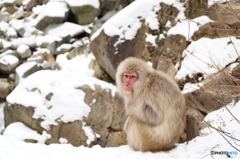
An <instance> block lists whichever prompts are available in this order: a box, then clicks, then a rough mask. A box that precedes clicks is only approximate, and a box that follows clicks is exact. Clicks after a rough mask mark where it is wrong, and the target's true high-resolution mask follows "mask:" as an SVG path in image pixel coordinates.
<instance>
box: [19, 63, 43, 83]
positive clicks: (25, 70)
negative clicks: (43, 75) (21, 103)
mask: <svg viewBox="0 0 240 159" xmlns="http://www.w3.org/2000/svg"><path fill="white" fill-rule="evenodd" d="M38 70H39V68H38V66H37V62H35V61H32V62H25V63H23V64H21V65H20V66H18V67H17V68H16V79H15V82H16V84H19V83H21V82H22V81H23V80H24V79H25V78H27V77H28V76H29V75H31V74H33V73H34V72H36V71H38Z"/></svg>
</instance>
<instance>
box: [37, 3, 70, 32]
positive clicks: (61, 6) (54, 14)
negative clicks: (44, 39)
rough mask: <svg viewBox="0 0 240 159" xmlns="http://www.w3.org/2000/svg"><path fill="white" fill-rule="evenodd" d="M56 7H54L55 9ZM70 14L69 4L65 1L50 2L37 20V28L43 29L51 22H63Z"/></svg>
mask: <svg viewBox="0 0 240 159" xmlns="http://www.w3.org/2000/svg"><path fill="white" fill-rule="evenodd" d="M53 8H54V9H53ZM68 15H69V8H68V5H67V4H66V3H64V2H51V1H50V2H48V3H47V4H46V7H45V9H44V11H43V12H41V13H40V14H39V15H38V17H37V18H36V21H35V26H36V28H37V29H40V30H43V29H44V28H45V27H46V26H47V25H49V24H55V23H63V22H64V21H66V20H67V18H68Z"/></svg>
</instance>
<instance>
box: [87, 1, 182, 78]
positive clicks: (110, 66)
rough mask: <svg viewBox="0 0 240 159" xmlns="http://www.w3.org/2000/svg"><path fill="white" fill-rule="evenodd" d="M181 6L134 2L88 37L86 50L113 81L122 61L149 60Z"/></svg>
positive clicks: (173, 21)
mask: <svg viewBox="0 0 240 159" xmlns="http://www.w3.org/2000/svg"><path fill="white" fill-rule="evenodd" d="M177 7H179V8H177ZM181 7H182V6H181V5H179V6H176V7H173V6H171V5H170V4H168V5H167V4H165V3H160V1H154V2H151V3H148V2H147V1H146V2H142V1H134V2H132V3H131V4H130V5H129V6H128V7H126V8H124V9H123V10H121V11H120V12H118V13H117V14H116V15H115V16H113V17H112V18H111V19H109V20H108V21H107V22H106V23H105V24H104V25H103V26H102V27H101V29H99V30H98V31H97V32H95V33H94V34H93V35H92V37H91V40H92V42H91V45H90V48H91V50H92V52H93V53H94V55H95V57H96V59H97V61H98V63H99V64H100V66H101V67H102V68H103V69H104V70H105V71H106V72H107V73H108V74H109V75H110V77H111V78H112V79H115V71H116V68H117V66H118V65H119V63H120V62H121V61H122V60H123V59H125V58H127V57H129V56H135V57H139V58H142V59H144V60H146V61H148V60H149V59H150V61H151V57H152V56H154V54H159V52H157V47H158V46H157V44H156V41H157V37H158V36H159V34H162V33H163V32H164V31H166V30H167V28H166V23H167V22H168V23H171V24H172V25H174V24H175V18H176V17H177V16H178V14H179V12H180V11H179V10H180V8H181ZM126 17H128V18H127V20H126ZM150 18H152V19H153V20H151V21H149V19H150ZM152 61H153V62H155V61H156V60H155V58H154V59H152ZM157 62H158V61H157ZM154 65H155V66H157V64H155V63H154Z"/></svg>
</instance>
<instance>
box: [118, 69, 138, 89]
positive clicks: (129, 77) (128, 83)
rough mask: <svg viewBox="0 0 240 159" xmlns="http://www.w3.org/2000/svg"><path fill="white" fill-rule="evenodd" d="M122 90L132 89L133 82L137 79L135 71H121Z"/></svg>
mask: <svg viewBox="0 0 240 159" xmlns="http://www.w3.org/2000/svg"><path fill="white" fill-rule="evenodd" d="M122 78H123V90H124V91H126V92H131V91H132V90H133V84H134V83H135V82H136V81H137V80H138V76H137V74H136V73H123V77H122Z"/></svg>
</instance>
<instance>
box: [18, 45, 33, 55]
mask: <svg viewBox="0 0 240 159" xmlns="http://www.w3.org/2000/svg"><path fill="white" fill-rule="evenodd" d="M17 52H18V54H19V55H20V57H21V58H22V59H25V58H28V57H30V56H31V54H32V51H31V50H30V48H29V46H27V45H24V44H22V45H19V46H18V48H17Z"/></svg>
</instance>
